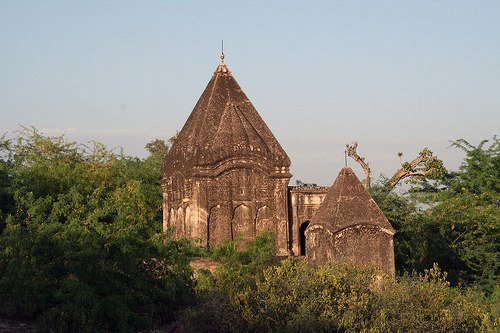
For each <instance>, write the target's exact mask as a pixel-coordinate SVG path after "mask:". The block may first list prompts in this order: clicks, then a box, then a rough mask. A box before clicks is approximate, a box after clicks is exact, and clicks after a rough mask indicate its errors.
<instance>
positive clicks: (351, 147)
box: [345, 141, 371, 190]
mask: <svg viewBox="0 0 500 333" xmlns="http://www.w3.org/2000/svg"><path fill="white" fill-rule="evenodd" d="M345 146H346V148H347V149H346V151H347V156H349V157H350V158H352V159H353V160H354V161H356V163H358V164H359V165H360V166H361V168H363V171H364V173H365V180H364V185H365V188H366V189H367V190H369V189H370V174H371V170H370V167H369V166H368V163H366V162H365V158H364V157H361V156H359V155H358V152H357V149H358V142H357V141H353V142H352V143H351V144H346V145H345Z"/></svg>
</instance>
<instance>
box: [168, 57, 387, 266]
mask: <svg viewBox="0 0 500 333" xmlns="http://www.w3.org/2000/svg"><path fill="white" fill-rule="evenodd" d="M290 164H291V162H290V158H289V157H288V155H287V154H286V152H285V151H284V150H283V148H282V147H281V145H280V144H279V142H278V140H277V139H276V137H275V136H274V135H273V133H272V132H271V130H270V129H269V128H268V127H267V125H266V123H265V122H264V120H263V119H262V118H261V117H260V115H259V114H258V112H257V110H256V109H255V108H254V106H253V105H252V103H251V102H250V100H249V99H248V97H247V96H246V95H245V93H244V92H243V90H242V89H241V87H240V86H239V84H238V83H237V82H236V80H235V78H234V77H233V75H232V73H231V71H230V70H229V69H228V67H227V65H226V64H225V63H224V55H222V56H221V63H220V64H219V65H218V66H217V68H216V70H215V72H214V74H213V76H212V78H211V79H210V82H209V83H208V85H207V87H206V88H205V90H204V91H203V93H202V94H201V97H200V99H199V100H198V102H197V103H196V105H195V107H194V109H193V111H192V112H191V115H190V116H189V118H188V120H187V121H186V123H185V124H184V127H183V128H182V130H181V131H180V132H179V135H178V137H177V139H176V140H175V142H174V144H173V145H172V147H171V149H170V151H169V152H168V154H167V156H166V158H165V161H164V163H163V166H162V173H163V180H162V187H163V228H164V230H166V229H167V228H170V227H172V229H173V232H174V234H175V236H176V237H179V238H180V237H187V238H190V239H194V240H195V241H196V242H198V243H199V244H200V245H202V246H206V247H211V246H216V245H218V244H220V243H221V242H223V241H224V240H227V239H232V240H236V241H238V244H239V245H240V246H244V245H245V243H247V242H248V241H249V240H251V239H253V238H255V236H256V235H258V234H259V233H261V232H264V231H270V232H273V233H275V234H276V237H277V254H278V255H282V256H284V255H297V256H299V255H306V256H307V257H311V260H312V261H314V262H316V263H318V264H321V263H324V262H327V261H329V260H350V261H354V262H358V263H372V264H375V265H378V266H379V267H381V268H382V269H383V270H384V271H385V272H387V273H389V274H394V250H393V243H392V236H393V234H394V230H393V229H392V227H391V226H390V224H389V222H388V221H387V218H386V217H385V216H384V215H383V213H382V212H381V211H380V209H379V208H378V206H377V205H376V204H375V202H374V201H373V199H372V198H371V197H370V195H369V194H368V192H367V191H366V190H365V189H364V188H363V186H362V185H361V183H360V182H359V180H358V179H357V178H356V176H355V175H354V173H353V172H352V170H351V171H349V170H350V169H343V170H342V171H341V174H340V175H339V179H340V180H339V179H337V180H336V181H335V183H334V185H333V186H332V188H330V189H329V188H328V187H319V186H300V187H299V186H289V182H290V178H291V177H292V175H291V174H290ZM356 182H357V183H356ZM339 183H341V185H338V184H339ZM351 183H353V184H354V183H355V185H352V184H351ZM358 185H359V186H358ZM360 186H361V187H360ZM346 191H347V192H349V191H350V193H346ZM338 192H340V193H342V195H340V196H339V195H337V194H338ZM347 198H350V199H347ZM323 200H325V202H324V203H323ZM335 200H341V201H342V200H344V202H341V203H340V204H337V206H336V205H335ZM322 203H323V204H322Z"/></svg>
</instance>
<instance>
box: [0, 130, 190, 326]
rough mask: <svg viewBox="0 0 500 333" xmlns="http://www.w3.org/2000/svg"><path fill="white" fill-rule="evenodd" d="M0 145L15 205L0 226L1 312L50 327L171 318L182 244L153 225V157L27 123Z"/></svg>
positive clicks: (184, 270) (182, 289)
mask: <svg viewBox="0 0 500 333" xmlns="http://www.w3.org/2000/svg"><path fill="white" fill-rule="evenodd" d="M2 149H3V151H2V156H8V157H7V158H3V160H2V163H3V164H2V165H7V167H8V168H7V170H8V174H9V177H10V178H9V180H8V183H9V186H10V187H9V188H8V193H9V195H11V197H12V200H13V207H14V208H13V209H10V210H5V211H6V212H7V213H6V214H4V215H5V216H4V223H5V227H4V230H3V231H2V232H1V234H0V299H1V300H2V302H0V314H4V315H5V314H7V315H9V314H10V315H15V314H19V313H23V314H24V315H25V316H34V317H37V318H39V321H40V326H39V327H40V329H41V330H45V331H59V332H63V331H89V332H90V331H133V330H139V329H141V328H144V327H151V326H152V325H153V324H155V323H158V322H161V321H164V320H172V319H173V316H174V311H175V310H177V309H178V308H179V307H180V306H181V305H182V304H184V303H185V302H186V301H187V300H188V299H189V298H190V297H191V292H192V282H191V270H190V268H189V265H188V261H189V260H188V258H189V251H191V250H190V245H189V243H187V242H184V241H174V240H172V239H170V238H168V235H165V234H163V233H162V232H161V215H162V214H161V213H162V212H161V207H162V194H161V187H160V185H159V182H160V178H161V173H160V170H159V169H160V163H161V161H158V160H156V159H154V158H147V159H144V160H141V159H138V158H135V157H128V156H124V155H123V154H121V153H120V154H117V153H115V152H114V151H110V150H108V149H107V148H106V147H105V146H104V145H102V144H99V143H96V142H91V143H89V144H87V145H80V144H78V143H76V142H72V141H68V140H66V139H65V138H64V136H59V137H48V136H45V135H43V133H41V132H40V131H38V130H37V129H35V128H22V129H21V130H20V131H19V133H18V136H17V138H16V139H15V140H13V142H12V144H9V145H6V144H4V145H2ZM6 161H7V162H6ZM2 210H3V206H2Z"/></svg>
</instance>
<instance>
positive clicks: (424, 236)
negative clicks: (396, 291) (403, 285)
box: [372, 137, 500, 293]
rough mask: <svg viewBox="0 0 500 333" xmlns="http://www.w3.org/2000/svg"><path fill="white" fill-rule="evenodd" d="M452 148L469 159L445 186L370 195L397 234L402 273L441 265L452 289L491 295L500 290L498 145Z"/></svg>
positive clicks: (425, 185) (456, 143) (424, 184)
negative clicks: (458, 287) (466, 288)
mask: <svg viewBox="0 0 500 333" xmlns="http://www.w3.org/2000/svg"><path fill="white" fill-rule="evenodd" d="M488 143H489V145H487V144H488ZM452 145H453V146H454V147H458V148H461V149H463V150H464V151H465V154H466V156H465V159H464V162H463V163H462V165H461V167H460V169H459V171H457V172H453V173H449V174H448V175H447V176H446V177H445V178H444V180H443V181H442V182H440V183H437V184H436V183H429V182H427V181H425V180H424V181H423V182H420V183H419V184H418V187H413V188H412V189H411V193H412V195H410V196H404V195H398V194H395V193H393V192H387V191H385V187H384V185H383V182H382V184H379V185H378V186H374V187H373V188H372V195H373V196H374V198H375V200H376V201H377V203H378V204H379V205H380V207H381V208H382V210H383V211H384V213H385V214H386V216H387V217H388V218H389V221H390V222H391V224H392V225H393V226H394V227H395V229H396V230H397V233H396V235H395V252H396V265H397V268H398V269H399V270H400V271H410V272H411V271H413V270H417V271H420V272H421V271H423V270H424V269H426V268H429V267H432V265H433V263H439V265H440V267H441V268H442V269H443V270H445V271H447V272H448V276H449V279H450V281H451V282H452V283H453V284H454V285H458V284H461V285H464V286H475V287H476V288H479V289H482V290H484V291H486V292H488V293H492V292H494V291H495V288H497V289H498V288H499V287H498V286H499V284H500V212H499V210H500V141H499V140H498V138H497V137H494V138H493V140H492V142H489V141H487V140H485V141H483V142H481V143H480V144H479V145H478V146H473V145H471V144H470V143H468V142H466V141H465V140H457V141H454V142H453V144H452ZM498 292H500V291H499V290H497V293H498Z"/></svg>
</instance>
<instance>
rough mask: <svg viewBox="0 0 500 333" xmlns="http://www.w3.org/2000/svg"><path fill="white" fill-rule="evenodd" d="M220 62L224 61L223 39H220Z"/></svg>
mask: <svg viewBox="0 0 500 333" xmlns="http://www.w3.org/2000/svg"><path fill="white" fill-rule="evenodd" d="M220 63H221V64H223V63H224V39H223V40H222V52H221V54H220Z"/></svg>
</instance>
